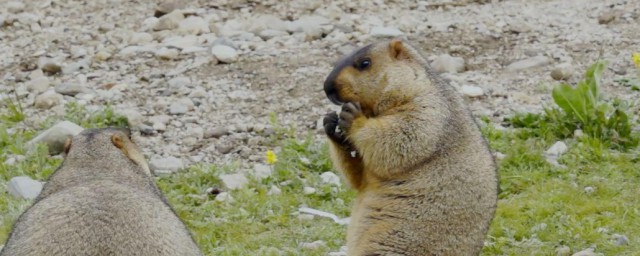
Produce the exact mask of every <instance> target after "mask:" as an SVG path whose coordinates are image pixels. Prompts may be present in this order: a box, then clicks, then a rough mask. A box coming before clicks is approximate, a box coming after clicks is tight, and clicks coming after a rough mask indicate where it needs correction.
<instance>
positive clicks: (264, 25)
mask: <svg viewBox="0 0 640 256" xmlns="http://www.w3.org/2000/svg"><path fill="white" fill-rule="evenodd" d="M248 24H249V26H248V28H247V31H249V32H251V33H254V34H259V33H261V32H262V31H265V30H272V31H273V30H275V31H286V30H287V23H286V22H284V21H283V20H281V19H280V18H278V17H276V16H274V15H269V14H266V15H259V16H256V17H255V18H253V19H252V20H250V21H249V22H248Z"/></svg>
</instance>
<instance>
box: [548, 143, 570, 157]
mask: <svg viewBox="0 0 640 256" xmlns="http://www.w3.org/2000/svg"><path fill="white" fill-rule="evenodd" d="M567 150H569V147H567V144H565V143H564V142H562V141H558V142H556V143H554V144H553V145H552V146H551V147H550V148H549V149H547V151H546V152H545V153H546V154H547V155H554V156H560V155H562V154H564V153H566V152H567Z"/></svg>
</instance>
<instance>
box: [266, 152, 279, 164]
mask: <svg viewBox="0 0 640 256" xmlns="http://www.w3.org/2000/svg"><path fill="white" fill-rule="evenodd" d="M276 162H278V156H276V153H273V151H271V150H267V163H268V164H275V163H276Z"/></svg>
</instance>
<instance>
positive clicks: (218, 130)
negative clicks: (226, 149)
mask: <svg viewBox="0 0 640 256" xmlns="http://www.w3.org/2000/svg"><path fill="white" fill-rule="evenodd" d="M227 134H229V129H227V128H224V127H215V128H211V129H209V130H207V131H205V132H204V137H205V138H207V139H208V138H216V139H218V138H220V137H222V136H225V135H227Z"/></svg>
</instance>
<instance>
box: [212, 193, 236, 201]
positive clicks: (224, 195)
mask: <svg viewBox="0 0 640 256" xmlns="http://www.w3.org/2000/svg"><path fill="white" fill-rule="evenodd" d="M216 201H218V202H233V197H231V195H230V194H229V193H228V192H221V193H220V194H217V195H216Z"/></svg>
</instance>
